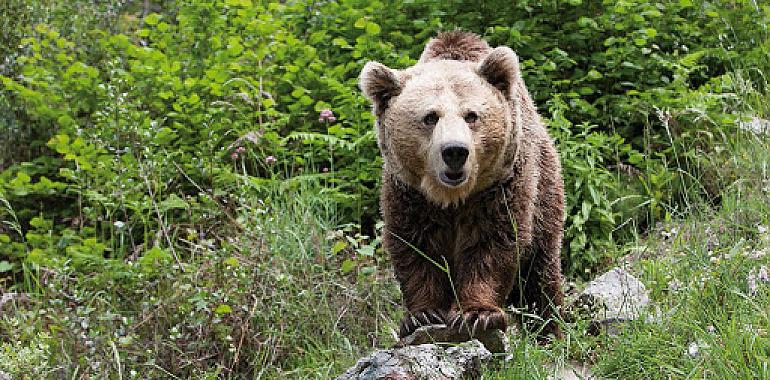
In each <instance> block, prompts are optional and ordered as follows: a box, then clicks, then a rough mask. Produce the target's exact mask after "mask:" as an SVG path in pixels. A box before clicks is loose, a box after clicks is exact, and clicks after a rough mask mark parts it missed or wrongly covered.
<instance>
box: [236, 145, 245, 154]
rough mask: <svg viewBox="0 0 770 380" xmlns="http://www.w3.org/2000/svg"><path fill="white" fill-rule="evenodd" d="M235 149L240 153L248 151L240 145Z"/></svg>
mask: <svg viewBox="0 0 770 380" xmlns="http://www.w3.org/2000/svg"><path fill="white" fill-rule="evenodd" d="M235 151H236V152H238V153H243V152H245V151H246V148H244V147H242V146H239V147H238V149H236V150H235Z"/></svg>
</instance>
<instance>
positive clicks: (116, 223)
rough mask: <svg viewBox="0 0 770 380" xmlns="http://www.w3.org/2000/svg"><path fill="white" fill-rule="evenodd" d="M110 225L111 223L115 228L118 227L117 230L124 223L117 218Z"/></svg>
mask: <svg viewBox="0 0 770 380" xmlns="http://www.w3.org/2000/svg"><path fill="white" fill-rule="evenodd" d="M112 225H113V226H115V228H117V229H119V230H120V229H122V228H123V227H124V226H125V225H126V224H125V223H123V222H121V221H119V220H118V221H115V223H112Z"/></svg>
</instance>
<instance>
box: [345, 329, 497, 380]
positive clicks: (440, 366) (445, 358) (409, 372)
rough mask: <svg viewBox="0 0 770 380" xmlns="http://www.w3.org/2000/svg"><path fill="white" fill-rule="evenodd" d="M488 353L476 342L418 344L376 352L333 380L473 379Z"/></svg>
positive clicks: (489, 356) (488, 357)
mask: <svg viewBox="0 0 770 380" xmlns="http://www.w3.org/2000/svg"><path fill="white" fill-rule="evenodd" d="M491 357H492V353H490V352H489V350H487V349H486V348H485V347H484V345H483V344H481V342H479V341H478V340H475V339H474V340H472V341H469V342H464V343H460V344H457V345H452V346H445V345H438V344H420V345H416V346H405V347H400V348H391V349H387V350H380V351H376V352H374V353H372V354H371V355H369V356H368V357H366V358H363V359H361V360H359V361H358V363H356V365H354V366H353V367H351V368H350V369H348V370H347V371H345V373H343V374H342V375H340V376H339V377H337V380H353V379H355V380H380V379H381V380H418V379H420V380H422V379H425V380H450V379H476V378H479V377H480V376H481V368H482V363H483V362H486V361H488V360H489V359H490V358H491Z"/></svg>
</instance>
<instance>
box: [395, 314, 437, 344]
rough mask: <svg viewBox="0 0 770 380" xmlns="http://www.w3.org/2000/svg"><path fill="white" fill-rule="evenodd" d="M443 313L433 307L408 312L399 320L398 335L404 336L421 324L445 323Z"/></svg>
mask: <svg viewBox="0 0 770 380" xmlns="http://www.w3.org/2000/svg"><path fill="white" fill-rule="evenodd" d="M442 315H443V313H441V312H440V311H437V310H433V309H426V310H422V311H417V312H414V313H409V314H407V315H405V316H404V318H403V319H402V320H401V327H400V329H399V330H400V332H399V334H398V335H399V336H400V337H402V338H403V337H405V336H407V335H409V334H411V333H413V332H414V331H415V330H417V329H418V328H420V327H422V326H430V325H440V324H444V323H446V321H445V320H444V317H443V316H442Z"/></svg>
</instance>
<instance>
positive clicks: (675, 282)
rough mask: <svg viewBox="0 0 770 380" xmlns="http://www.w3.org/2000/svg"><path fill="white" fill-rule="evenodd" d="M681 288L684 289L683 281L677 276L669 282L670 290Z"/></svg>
mask: <svg viewBox="0 0 770 380" xmlns="http://www.w3.org/2000/svg"><path fill="white" fill-rule="evenodd" d="M679 289H682V281H679V280H678V279H676V278H675V279H673V280H671V281H669V282H668V290H670V291H672V292H675V291H677V290H679Z"/></svg>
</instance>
